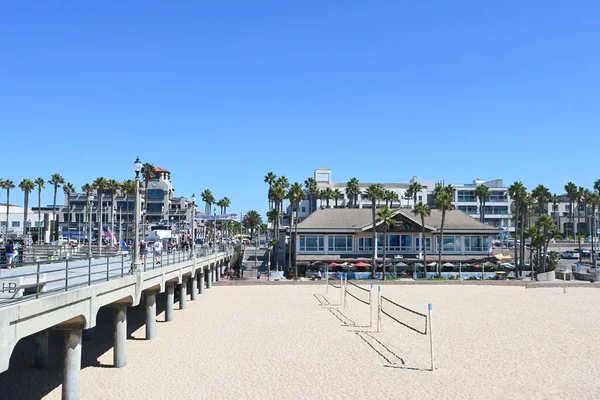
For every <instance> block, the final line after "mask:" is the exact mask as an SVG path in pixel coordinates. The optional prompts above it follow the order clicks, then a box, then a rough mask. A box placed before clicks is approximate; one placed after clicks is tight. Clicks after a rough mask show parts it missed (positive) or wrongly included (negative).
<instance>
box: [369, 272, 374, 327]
mask: <svg viewBox="0 0 600 400" xmlns="http://www.w3.org/2000/svg"><path fill="white" fill-rule="evenodd" d="M372 299H373V284H372V283H371V289H370V290H369V328H372V327H373V301H372Z"/></svg>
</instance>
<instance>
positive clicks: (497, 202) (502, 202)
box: [287, 167, 514, 232]
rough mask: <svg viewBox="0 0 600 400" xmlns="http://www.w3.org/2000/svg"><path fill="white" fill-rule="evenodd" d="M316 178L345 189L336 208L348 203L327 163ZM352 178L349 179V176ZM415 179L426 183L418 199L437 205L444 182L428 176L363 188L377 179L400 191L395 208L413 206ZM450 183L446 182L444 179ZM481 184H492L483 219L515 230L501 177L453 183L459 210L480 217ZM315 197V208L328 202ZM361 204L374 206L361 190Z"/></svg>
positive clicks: (306, 209)
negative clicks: (437, 192)
mask: <svg viewBox="0 0 600 400" xmlns="http://www.w3.org/2000/svg"><path fill="white" fill-rule="evenodd" d="M314 179H315V180H316V182H317V188H318V189H319V190H321V189H325V188H328V187H329V188H331V189H332V190H335V189H338V190H339V191H340V192H342V197H340V198H339V199H338V201H337V208H345V207H346V206H347V205H348V202H349V199H348V197H347V196H346V186H347V182H334V181H333V179H332V173H331V170H330V169H329V168H327V167H320V168H317V169H316V170H315V171H314ZM348 180H349V179H348ZM412 182H418V183H419V184H421V186H422V187H423V188H422V190H421V192H419V193H418V194H417V201H423V202H427V203H428V204H429V205H430V206H431V207H432V208H433V206H434V201H435V200H434V196H433V191H434V189H435V187H436V185H437V184H439V183H441V182H439V181H434V180H425V179H421V178H418V177H416V176H415V177H413V178H412V179H411V180H410V181H409V182H408V183H385V182H360V181H359V186H360V188H361V191H362V192H364V191H365V190H366V189H367V187H369V186H370V185H372V184H374V183H381V185H383V187H384V189H386V190H392V191H394V192H396V193H397V194H398V197H399V199H400V201H399V202H398V203H393V205H392V208H412V207H413V206H414V204H413V203H414V200H413V199H412V198H411V199H406V197H405V196H406V191H407V190H408V188H409V186H410V184H411V183H412ZM445 183H447V182H445ZM480 184H483V185H485V186H487V187H489V188H490V192H491V195H490V198H489V199H488V200H487V201H486V204H485V216H484V222H485V224H487V225H490V226H493V227H496V228H500V229H502V230H504V231H509V232H514V226H513V220H512V212H511V205H512V199H511V198H510V197H509V196H508V187H506V186H504V183H503V181H502V179H494V180H490V181H486V180H482V179H475V180H474V181H473V182H472V183H452V186H453V187H454V188H455V189H456V193H455V195H454V205H455V206H456V209H457V210H460V211H463V212H464V213H465V214H468V215H469V216H471V217H473V218H476V219H479V200H478V199H477V196H476V195H475V189H476V188H477V186H479V185H480ZM310 201H312V203H313V204H312V210H316V209H323V208H326V202H325V201H324V200H323V201H322V200H319V199H310ZM383 205H385V202H384V201H381V202H380V203H379V204H378V207H380V206H383ZM329 207H330V208H336V206H335V200H330V201H329ZM358 208H371V200H369V199H367V198H366V197H364V196H363V195H362V194H361V195H359V197H358ZM310 209H311V207H310V203H309V198H308V196H307V197H306V198H305V199H304V200H303V201H302V202H301V203H300V208H299V210H298V218H299V220H300V221H302V220H304V219H305V218H306V217H308V215H309V213H310ZM290 212H291V209H290V208H288V210H287V215H288V216H289V214H290Z"/></svg>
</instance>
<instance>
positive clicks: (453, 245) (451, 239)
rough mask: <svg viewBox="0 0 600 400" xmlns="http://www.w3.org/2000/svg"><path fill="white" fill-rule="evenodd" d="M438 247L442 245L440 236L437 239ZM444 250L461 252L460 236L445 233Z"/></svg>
mask: <svg viewBox="0 0 600 400" xmlns="http://www.w3.org/2000/svg"><path fill="white" fill-rule="evenodd" d="M436 242H437V244H438V249H439V246H440V238H439V236H438V237H437V239H436ZM444 251H447V252H453V251H454V252H459V251H460V236H453V235H444Z"/></svg>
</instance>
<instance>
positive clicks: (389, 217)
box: [373, 206, 394, 280]
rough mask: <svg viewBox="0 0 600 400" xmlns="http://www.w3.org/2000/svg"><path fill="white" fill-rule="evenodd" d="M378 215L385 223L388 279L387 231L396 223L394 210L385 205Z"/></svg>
mask: <svg viewBox="0 0 600 400" xmlns="http://www.w3.org/2000/svg"><path fill="white" fill-rule="evenodd" d="M377 217H378V218H379V221H380V222H381V224H382V225H383V280H386V270H385V253H386V247H387V231H388V227H389V226H390V225H393V224H394V212H393V211H392V210H390V209H389V208H388V206H383V207H382V208H381V209H380V210H379V212H377ZM373 229H375V227H373Z"/></svg>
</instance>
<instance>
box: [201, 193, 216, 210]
mask: <svg viewBox="0 0 600 400" xmlns="http://www.w3.org/2000/svg"><path fill="white" fill-rule="evenodd" d="M200 196H201V198H202V201H203V202H204V214H206V215H210V210H211V207H212V205H213V204H214V202H215V196H213V194H212V192H211V191H210V189H204V191H203V192H202V193H200Z"/></svg>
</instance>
